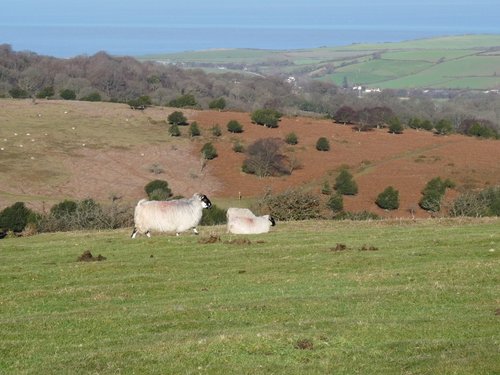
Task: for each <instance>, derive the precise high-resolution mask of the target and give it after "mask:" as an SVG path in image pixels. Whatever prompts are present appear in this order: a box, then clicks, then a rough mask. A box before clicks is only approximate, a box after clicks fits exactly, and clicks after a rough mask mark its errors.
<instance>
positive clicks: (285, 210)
mask: <svg viewBox="0 0 500 375" xmlns="http://www.w3.org/2000/svg"><path fill="white" fill-rule="evenodd" d="M259 210H260V211H261V212H269V213H270V214H271V216H272V217H274V218H275V219H278V220H308V219H316V218H318V217H320V200H319V198H318V197H317V196H315V195H313V194H311V193H308V192H304V191H301V190H295V189H289V190H287V191H285V192H283V193H281V194H276V195H274V194H272V193H271V192H270V191H269V192H267V193H266V194H265V196H264V197H263V198H262V199H261V201H260V202H259Z"/></svg>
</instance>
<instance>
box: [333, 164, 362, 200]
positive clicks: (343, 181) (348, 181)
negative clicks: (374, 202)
mask: <svg viewBox="0 0 500 375" xmlns="http://www.w3.org/2000/svg"><path fill="white" fill-rule="evenodd" d="M334 188H335V190H336V191H337V192H338V193H339V194H342V195H356V194H358V185H357V184H356V181H354V179H353V177H352V175H351V174H350V173H349V171H348V170H347V169H342V170H341V171H340V173H339V175H338V176H337V178H336V179H335V185H334Z"/></svg>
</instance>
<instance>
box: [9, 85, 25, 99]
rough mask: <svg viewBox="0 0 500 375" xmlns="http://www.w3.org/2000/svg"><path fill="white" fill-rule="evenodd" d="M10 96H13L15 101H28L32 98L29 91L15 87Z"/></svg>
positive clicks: (10, 91)
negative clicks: (27, 99)
mask: <svg viewBox="0 0 500 375" xmlns="http://www.w3.org/2000/svg"><path fill="white" fill-rule="evenodd" d="M9 94H10V96H12V97H13V98H14V99H26V98H29V97H30V94H29V93H28V91H26V90H24V89H22V88H20V87H14V88H12V89H10V90H9Z"/></svg>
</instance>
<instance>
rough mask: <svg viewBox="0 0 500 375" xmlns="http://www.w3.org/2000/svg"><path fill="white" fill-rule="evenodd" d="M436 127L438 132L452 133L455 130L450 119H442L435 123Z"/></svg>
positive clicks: (442, 133)
mask: <svg viewBox="0 0 500 375" xmlns="http://www.w3.org/2000/svg"><path fill="white" fill-rule="evenodd" d="M434 129H436V133H437V134H441V135H445V134H450V133H451V132H452V131H453V124H452V123H451V121H450V120H447V119H442V120H439V121H438V122H437V123H436V124H435V125H434Z"/></svg>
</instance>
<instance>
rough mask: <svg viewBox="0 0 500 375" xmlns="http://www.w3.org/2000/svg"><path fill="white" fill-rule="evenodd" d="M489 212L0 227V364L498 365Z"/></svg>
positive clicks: (80, 369)
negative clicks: (194, 227)
mask: <svg viewBox="0 0 500 375" xmlns="http://www.w3.org/2000/svg"><path fill="white" fill-rule="evenodd" d="M499 224H500V222H499V219H498V218H497V219H489V220H484V219H483V220H467V221H464V220H436V219H435V220H423V221H419V220H417V221H399V220H398V221H384V222H358V223H352V222H332V221H306V222H290V223H278V224H277V226H276V227H275V229H273V230H272V232H271V233H269V234H266V235H256V236H254V237H252V236H242V237H238V236H234V235H227V234H226V233H225V228H223V227H200V233H201V234H200V236H194V235H191V234H183V235H182V236H180V237H175V236H159V235H157V236H153V237H152V238H151V239H148V238H144V237H139V238H137V239H135V240H132V239H130V238H129V234H130V233H129V231H128V230H127V231H124V230H118V231H104V232H72V233H55V234H43V235H37V236H33V237H25V238H7V239H3V240H0V243H1V245H0V246H1V247H0V249H1V250H0V281H1V284H2V288H1V289H0V307H1V308H0V323H1V324H0V336H1V337H2V340H0V373H3V374H34V373H37V374H49V373H51V374H65V373H71V374H75V375H77V374H102V375H103V374H118V373H121V374H132V373H136V374H198V373H200V374H271V373H273V374H301V375H302V374H346V375H347V374H349V375H350V374H387V375H390V374H398V375H399V374H429V375H430V374H432V375H436V374H455V375H470V374H474V375H492V374H498V373H499V372H500V363H499V362H498V323H499V322H498V319H499V315H498V314H499V308H500V305H499V303H500V301H499V299H498V285H499V282H500V273H499V270H500V262H499V254H500V233H499V231H498V227H499ZM210 236H212V237H210ZM219 239H220V241H219ZM87 250H89V251H91V253H92V255H93V256H95V257H97V256H98V255H102V256H104V257H105V258H106V260H104V261H99V262H98V261H96V262H88V263H87V262H78V261H77V258H78V257H79V256H80V255H82V254H83V252H84V251H87Z"/></svg>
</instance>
